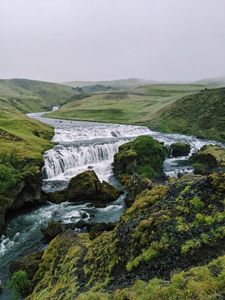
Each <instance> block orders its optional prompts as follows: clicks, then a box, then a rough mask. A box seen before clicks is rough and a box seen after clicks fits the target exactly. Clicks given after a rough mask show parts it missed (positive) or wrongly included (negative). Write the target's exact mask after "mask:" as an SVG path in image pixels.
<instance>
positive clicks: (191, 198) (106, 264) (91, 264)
mask: <svg viewBox="0 0 225 300" xmlns="http://www.w3.org/2000/svg"><path fill="white" fill-rule="evenodd" d="M208 151H209V150H208ZM220 151H222V152H223V153H224V151H225V150H224V149H222V148H220ZM158 167H159V169H160V165H159V166H158ZM134 176H136V175H135V174H131V176H130V180H135V178H134ZM224 176H225V175H224V172H223V170H221V169H218V170H217V172H214V170H212V173H210V174H209V175H197V174H196V175H194V174H189V175H184V176H182V177H181V178H178V179H170V180H169V182H167V183H166V184H165V183H164V184H163V185H162V184H160V183H157V182H151V183H150V182H149V181H148V182H144V183H142V184H143V185H141V186H143V190H138V191H137V196H136V195H135V193H133V197H134V198H135V200H134V202H133V203H131V206H130V207H129V208H128V209H127V210H126V212H125V214H124V215H123V216H122V218H121V219H120V221H119V222H118V223H117V225H116V226H115V227H112V228H111V229H109V230H108V231H104V232H103V233H101V234H98V235H97V236H96V237H94V238H93V239H90V236H89V234H88V233H79V234H78V233H75V232H73V231H72V230H71V229H67V230H64V231H63V232H62V233H60V234H59V235H57V236H56V237H55V238H54V239H53V240H52V241H51V242H50V244H49V246H48V248H47V249H46V250H45V251H44V254H43V256H42V259H41V261H40V264H39V268H38V271H37V272H36V273H35V275H34V277H33V292H32V294H31V295H30V296H29V297H28V299H30V300H31V299H32V300H33V299H35V300H36V299H37V300H38V299H40V300H41V299H54V298H61V299H72V298H74V297H78V299H90V297H91V299H93V298H94V297H96V298H97V299H127V297H128V294H129V295H130V296H129V297H131V299H132V297H135V295H136V292H137V291H136V289H135V286H137V284H138V286H137V287H138V288H137V289H140V287H139V286H140V285H142V287H143V288H142V293H143V295H144V296H143V299H148V298H146V297H147V296H146V295H145V293H146V290H145V286H146V287H147V283H145V282H148V281H149V280H151V279H152V278H155V277H157V278H159V279H154V280H155V281H154V280H153V281H154V282H155V285H154V284H153V281H152V280H151V281H150V283H148V286H149V288H150V287H151V293H152V295H153V296H152V299H161V298H160V297H161V292H162V291H160V290H159V286H161V287H162V289H163V291H165V293H169V288H170V294H165V295H170V296H171V297H172V296H174V297H175V296H176V297H178V293H179V295H180V297H181V298H182V297H184V296H185V297H186V298H185V299H193V295H194V297H195V298H196V299H204V297H205V299H208V298H210V297H211V298H213V296H214V295H215V293H216V294H217V295H222V294H223V291H224V289H223V285H222V284H221V285H219V284H218V282H217V278H218V276H219V277H220V276H222V273H223V272H224V268H225V264H224V256H223V255H224V251H225V248H224V245H225V243H224V241H225V214H224V211H225V207H224V192H225V185H224V182H225V179H224ZM143 180H146V179H143ZM148 180H149V179H148ZM136 181H138V179H137V178H136ZM138 186H139V184H138ZM135 196H136V197H135ZM219 256H221V257H220V258H218V257H219ZM213 259H216V260H215V261H213ZM194 266H200V267H197V268H195V269H191V268H192V267H194ZM178 270H182V272H180V271H178ZM184 271H185V272H184ZM202 272H203V273H204V272H211V273H210V274H209V275H208V277H207V276H206V275H204V276H203V277H202V276H201V274H202ZM174 273H176V275H173V276H172V277H171V274H174ZM53 274H54V275H53ZM207 274H208V273H207ZM196 276H198V279H196V278H197V277H196ZM187 277H188V280H187ZM53 279H54V280H53ZM137 280H142V281H141V282H140V281H139V283H137ZM165 280H167V281H168V284H167V285H165V284H164V282H165ZM170 280H171V281H170ZM177 280H178V281H177ZM191 280H193V282H194V281H196V284H195V285H192V286H191V285H190V282H191ZM208 280H210V283H209V282H208ZM179 282H180V283H179ZM185 282H186V284H185ZM176 284H178V285H179V286H177V287H176V289H174V286H175V285H176ZM187 284H189V285H187ZM199 286H201V290H199ZM90 289H92V290H95V292H87V291H89V290H90ZM103 291H104V293H103ZM115 291H116V292H115ZM83 293H85V294H83ZM112 293H113V294H112ZM170 296H168V297H167V298H165V297H166V296H165V297H164V298H162V299H172V298H170ZM129 297H128V298H129Z"/></svg>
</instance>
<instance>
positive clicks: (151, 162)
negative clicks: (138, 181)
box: [114, 136, 167, 179]
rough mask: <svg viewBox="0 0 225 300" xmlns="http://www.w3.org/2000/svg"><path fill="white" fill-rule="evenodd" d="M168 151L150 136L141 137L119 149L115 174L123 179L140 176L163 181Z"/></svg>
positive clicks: (116, 155) (115, 159) (115, 161)
mask: <svg viewBox="0 0 225 300" xmlns="http://www.w3.org/2000/svg"><path fill="white" fill-rule="evenodd" d="M166 155H167V149H166V148H165V147H164V146H163V145H162V144H161V143H159V142H158V141H156V140H154V139H153V138H152V137H150V136H139V137H138V138H136V139H135V140H134V141H132V142H129V143H126V144H124V145H122V146H120V148H119V152H118V153H116V154H115V156H114V173H115V175H116V176H117V177H119V178H120V179H121V177H124V176H126V175H133V174H135V173H136V174H138V175H140V176H142V177H147V178H149V179H161V178H162V176H163V168H162V167H163V162H164V160H165V158H166Z"/></svg>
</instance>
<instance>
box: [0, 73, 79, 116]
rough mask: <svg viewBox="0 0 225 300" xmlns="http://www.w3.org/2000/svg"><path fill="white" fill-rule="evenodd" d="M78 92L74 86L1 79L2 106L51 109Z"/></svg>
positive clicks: (23, 108)
mask: <svg viewBox="0 0 225 300" xmlns="http://www.w3.org/2000/svg"><path fill="white" fill-rule="evenodd" d="M74 94H78V93H77V92H76V91H75V90H74V89H73V88H71V87H68V86H63V85H60V84H55V83H50V82H42V81H35V80H27V79H10V80H0V108H1V107H8V108H11V109H13V110H14V111H21V112H25V113H27V112H36V111H43V110H50V109H51V107H52V106H53V105H60V104H62V103H64V102H65V101H66V100H67V99H68V98H70V97H71V96H72V95H74Z"/></svg>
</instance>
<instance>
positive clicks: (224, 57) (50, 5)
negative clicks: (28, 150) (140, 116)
mask: <svg viewBox="0 0 225 300" xmlns="http://www.w3.org/2000/svg"><path fill="white" fill-rule="evenodd" d="M222 75H225V0H0V78H12V77H22V78H31V79H41V80H49V81H69V80H109V79H118V78H128V77H139V78H146V79H153V80H195V79H201V78H206V77H214V76H222Z"/></svg>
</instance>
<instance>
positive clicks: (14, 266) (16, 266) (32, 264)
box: [10, 251, 43, 279]
mask: <svg viewBox="0 0 225 300" xmlns="http://www.w3.org/2000/svg"><path fill="white" fill-rule="evenodd" d="M42 255H43V251H39V252H34V253H31V254H29V255H26V256H23V257H21V258H19V259H17V260H15V261H13V262H12V263H11V264H10V272H12V273H14V272H17V271H19V270H23V271H25V272H26V273H27V276H28V278H29V279H32V278H33V277H34V275H35V273H36V271H37V270H38V267H39V264H40V262H41V258H42Z"/></svg>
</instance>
